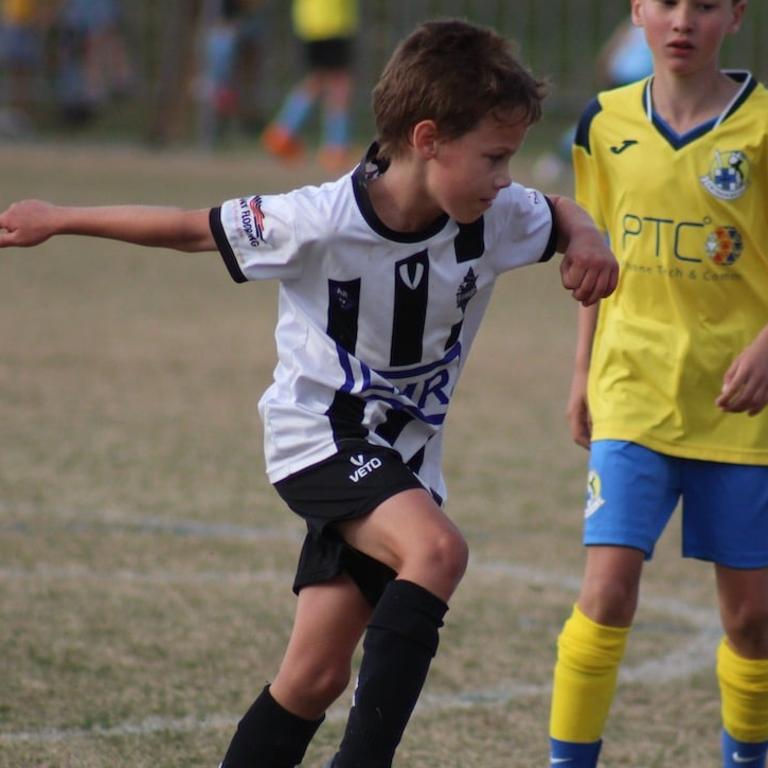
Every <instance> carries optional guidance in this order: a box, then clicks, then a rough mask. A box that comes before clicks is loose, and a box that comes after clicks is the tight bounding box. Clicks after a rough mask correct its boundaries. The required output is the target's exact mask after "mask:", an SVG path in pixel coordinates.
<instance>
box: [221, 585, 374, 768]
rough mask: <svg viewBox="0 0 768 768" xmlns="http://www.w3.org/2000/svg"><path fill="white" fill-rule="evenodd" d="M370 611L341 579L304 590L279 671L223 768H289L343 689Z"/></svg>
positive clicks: (238, 735)
mask: <svg viewBox="0 0 768 768" xmlns="http://www.w3.org/2000/svg"><path fill="white" fill-rule="evenodd" d="M370 615H371V606H370V605H369V604H368V603H367V602H366V600H365V599H364V598H363V596H362V593H361V592H360V590H359V589H358V587H357V586H356V585H355V584H354V583H353V582H352V580H351V579H350V578H349V577H348V576H345V575H342V576H338V577H337V578H336V579H333V580H332V581H328V582H324V583H322V584H317V585H312V586H307V587H304V588H303V589H302V590H301V592H300V593H299V597H298V601H297V606H296V617H295V619H294V625H293V630H292V632H291V637H290V640H289V641H288V647H287V649H286V652H285V655H284V657H283V660H282V662H281V664H280V669H279V671H278V673H277V676H276V677H275V680H274V681H273V682H272V684H271V685H269V686H267V687H265V688H264V690H263V691H262V692H261V694H260V695H259V697H258V698H257V699H256V701H254V703H253V704H252V705H251V707H250V709H249V710H248V712H247V713H246V714H245V716H244V717H243V718H242V720H241V721H240V723H239V724H238V727H237V732H236V733H235V736H234V737H233V739H232V742H231V743H230V745H229V748H228V750H227V754H226V756H225V758H224V762H223V763H222V768H252V767H253V766H255V765H258V766H259V768H294V766H296V765H298V764H299V763H301V761H302V759H303V757H304V752H305V751H306V749H307V746H308V745H309V742H310V741H311V739H312V737H313V736H314V734H315V732H316V730H317V728H318V727H319V726H320V724H321V723H322V720H323V716H324V713H325V710H326V709H327V708H328V707H329V706H330V705H331V704H332V703H333V701H335V700H336V698H337V697H338V696H339V695H340V694H341V693H342V692H343V691H344V689H345V688H346V686H347V683H348V682H349V677H350V665H351V659H352V654H353V652H354V650H355V647H356V646H357V643H358V642H359V640H360V637H361V635H362V633H363V630H364V629H365V625H366V623H367V621H368V619H369V617H370Z"/></svg>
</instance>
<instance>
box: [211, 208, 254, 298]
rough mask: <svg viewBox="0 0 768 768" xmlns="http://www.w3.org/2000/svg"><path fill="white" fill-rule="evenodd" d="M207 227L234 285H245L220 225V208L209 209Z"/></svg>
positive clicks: (246, 279) (243, 276)
mask: <svg viewBox="0 0 768 768" xmlns="http://www.w3.org/2000/svg"><path fill="white" fill-rule="evenodd" d="M208 225H209V226H210V228H211V234H212V235H213V239H214V240H215V241H216V247H217V248H218V249H219V253H220V254H221V258H222V259H224V263H225V264H226V265H227V269H228V270H229V275H230V277H231V278H232V279H233V280H234V281H235V282H236V283H246V282H248V278H247V277H246V276H245V275H244V274H243V271H242V270H241V269H240V265H239V264H238V263H237V258H235V254H234V251H233V250H232V246H231V245H230V244H229V240H227V236H226V234H225V233H224V227H223V225H222V223H221V206H216V207H215V208H211V210H210V211H209V213H208Z"/></svg>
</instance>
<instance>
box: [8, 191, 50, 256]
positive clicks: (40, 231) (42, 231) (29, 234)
mask: <svg viewBox="0 0 768 768" xmlns="http://www.w3.org/2000/svg"><path fill="white" fill-rule="evenodd" d="M57 210H58V208H57V206H55V205H51V204H50V203H44V202H43V201H42V200H23V201H22V202H20V203H14V204H13V205H11V207H10V208H8V209H7V210H5V211H3V212H2V213H0V248H5V247H7V246H11V245H16V246H30V245H38V244H39V243H42V242H45V241H46V240H47V239H48V238H49V237H51V235H53V234H55V233H56V227H55V221H56V211H57Z"/></svg>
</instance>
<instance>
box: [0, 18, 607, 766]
mask: <svg viewBox="0 0 768 768" xmlns="http://www.w3.org/2000/svg"><path fill="white" fill-rule="evenodd" d="M541 98H542V88H541V83H539V82H538V81H536V80H535V79H534V78H533V77H532V76H531V75H530V74H529V73H528V72H527V71H526V70H525V69H524V68H523V67H521V66H520V64H519V63H518V62H517V61H516V60H515V58H514V56H513V54H512V52H511V49H510V46H509V44H508V42H507V41H505V40H504V39H502V38H501V37H499V36H498V35H496V34H495V33H493V32H492V31H490V30H487V29H483V28H480V27H476V26H473V25H470V24H467V23H465V22H461V21H442V22H432V23H427V24H424V25H422V26H421V27H419V28H418V29H417V30H416V31H415V32H414V33H413V34H412V35H411V36H410V37H408V38H407V39H406V40H405V41H404V42H403V43H402V44H401V46H400V47H399V48H398V49H397V51H396V52H395V54H394V55H393V57H392V59H391V60H390V62H389V64H388V65H387V67H386V69H385V71H384V73H383V75H382V77H381V79H380V81H379V83H378V85H377V86H376V88H375V91H374V99H373V103H374V110H375V114H376V123H377V129H378V132H379V140H378V142H377V143H376V144H374V145H373V146H372V147H371V149H370V150H369V151H368V153H367V155H366V158H365V159H364V161H363V162H362V163H361V164H360V166H359V167H358V168H357V169H355V170H354V171H353V172H352V173H350V174H347V175H345V176H343V177H342V178H341V179H339V180H338V181H337V182H334V183H330V184H326V185H323V186H322V187H319V188H315V187H307V188H303V189H298V190H296V191H294V192H291V193H288V194H283V195H263V196H251V197H247V198H241V199H238V200H231V201H228V202H225V203H224V204H222V205H221V206H220V207H219V208H214V209H212V210H210V211H209V210H202V211H183V210H177V209H158V208H148V207H139V206H116V207H106V208H62V207H57V206H52V205H49V204H46V203H41V202H38V201H27V202H22V203H18V204H16V205H13V206H11V207H10V208H9V209H8V210H7V211H5V212H4V213H2V214H0V228H2V229H4V230H5V231H4V233H3V232H0V246H13V245H17V246H29V245H35V244H37V243H40V242H42V241H43V240H45V239H47V238H48V237H49V236H51V235H54V234H61V233H77V234H87V235H94V236H101V237H110V238H114V239H118V240H123V241H127V242H132V243H137V244H142V245H151V246H165V247H171V248H177V249H180V250H187V251H203V250H216V249H218V250H219V252H220V253H221V255H222V256H223V259H224V261H225V263H226V265H227V267H228V269H229V270H230V273H231V275H232V276H233V277H234V279H235V280H237V281H245V280H250V279H260V278H269V277H272V278H276V279H278V280H279V281H280V304H279V318H278V326H277V334H276V337H277V347H278V357H279V362H278V365H277V368H276V370H275V377H274V383H273V384H272V386H271V387H270V388H269V389H268V391H267V392H266V393H265V395H264V397H263V398H262V400H261V403H260V409H261V414H262V417H263V421H264V426H265V444H266V449H265V452H266V459H267V472H268V474H269V477H270V480H271V481H272V482H273V483H274V484H275V487H276V488H277V490H278V492H279V493H280V495H281V496H282V497H283V498H284V499H285V500H286V501H287V503H288V505H289V506H290V507H291V509H293V510H294V511H295V512H297V513H298V514H299V515H301V516H302V517H303V518H304V519H305V521H306V523H307V527H308V534H307V537H306V540H305V544H304V548H303V550H302V554H301V558H300V562H299V567H298V572H297V575H296V581H295V584H294V589H295V591H296V592H297V593H298V600H297V609H296V618H295V624H294V628H293V631H292V634H291V637H290V640H289V642H288V647H287V650H286V653H285V656H284V659H283V661H282V663H281V665H280V668H279V670H278V672H277V675H276V677H275V678H274V679H273V681H272V683H271V684H270V685H269V686H267V687H266V688H264V690H263V691H262V692H261V694H260V695H259V696H258V698H257V699H256V701H255V702H254V703H253V705H252V706H251V708H250V709H249V710H248V712H247V713H246V715H245V716H244V717H243V719H242V720H241V721H240V723H239V725H238V728H237V732H236V733H235V735H234V737H233V739H232V742H231V744H230V746H229V749H228V751H227V754H226V756H225V758H224V762H223V765H224V766H225V768H291V767H292V766H295V765H297V764H298V763H300V762H301V760H302V757H303V755H304V753H305V750H306V748H307V745H308V743H309V741H310V739H311V738H312V736H313V734H314V732H315V730H316V729H317V727H318V726H319V724H320V722H321V721H322V718H323V715H324V712H325V711H326V709H327V708H328V706H329V705H330V704H331V703H332V702H333V701H334V700H335V699H336V698H337V697H338V696H339V695H340V694H341V693H342V692H343V690H344V689H345V688H346V686H347V683H348V681H349V676H350V664H351V657H352V653H353V651H354V649H355V647H356V646H357V644H358V642H359V640H360V638H361V637H362V635H363V633H364V632H365V641H364V646H363V647H364V654H363V658H362V661H361V666H360V671H359V675H358V682H357V687H356V691H355V696H354V702H353V706H352V709H351V712H350V715H349V720H348V723H347V728H346V731H345V734H344V738H343V741H342V744H341V746H340V748H339V751H338V753H337V754H336V755H335V757H334V758H333V766H334V768H353V767H354V768H357V767H359V766H365V767H366V768H388V766H390V764H391V762H392V758H393V755H394V751H395V748H396V747H397V744H398V742H399V741H400V738H401V736H402V733H403V729H404V728H405V725H406V723H407V721H408V719H409V717H410V714H411V711H412V709H413V707H414V705H415V703H416V700H417V698H418V695H419V693H420V691H421V687H422V684H423V682H424V679H425V677H426V674H427V671H428V668H429V665H430V662H431V659H432V657H433V656H434V654H435V652H436V650H437V645H438V629H439V627H440V626H441V625H442V619H443V616H444V614H445V611H446V610H447V604H446V603H447V601H448V599H449V598H450V597H451V594H452V593H453V591H454V590H455V588H456V586H457V585H458V583H459V580H460V579H461V577H462V575H463V572H464V569H465V567H466V563H467V545H466V542H465V541H464V538H463V537H462V535H461V533H460V532H459V531H458V529H457V528H456V526H455V525H454V524H453V523H452V522H451V521H450V520H449V519H448V517H447V516H446V515H445V514H444V512H443V511H442V509H441V501H442V499H443V498H444V497H445V485H444V482H443V479H442V474H441V470H440V453H441V437H442V425H443V422H444V419H445V415H446V409H447V406H448V402H449V400H450V397H451V394H452V392H453V390H454V387H455V384H456V380H457V377H458V375H459V372H460V370H461V367H462V365H463V363H464V361H465V360H466V355H467V352H468V349H469V346H470V344H471V342H472V340H473V337H474V335H475V332H476V330H477V326H478V323H479V321H480V318H481V316H482V313H483V310H484V308H485V306H486V304H487V302H488V299H489V296H490V292H491V289H492V287H493V283H494V281H495V279H496V277H497V276H498V275H499V274H500V273H502V272H504V271H507V270H510V269H513V268H515V267H518V266H522V265H525V264H532V263H536V262H538V261H542V260H546V259H548V258H549V257H550V256H551V255H552V253H553V252H554V251H555V250H559V251H560V252H562V253H563V254H564V256H563V261H562V263H561V272H562V278H563V284H564V286H565V287H566V288H568V289H570V290H571V291H572V292H573V296H574V297H575V298H576V299H577V300H579V301H581V302H584V303H586V304H590V303H593V302H595V301H597V300H598V299H599V298H602V297H604V296H606V295H608V294H610V293H611V291H612V290H613V288H614V286H615V283H616V280H617V271H618V270H617V266H616V263H615V260H614V258H613V256H612V254H611V253H610V251H609V250H608V248H607V246H606V245H605V241H604V239H603V237H602V236H601V234H600V233H599V231H598V230H597V229H596V228H595V227H594V225H593V223H592V221H591V219H590V218H589V217H588V216H587V215H586V214H585V213H584V212H583V210H582V209H581V208H579V207H578V206H577V205H575V203H573V202H572V201H570V200H568V199H565V198H560V197H549V198H548V197H546V196H544V195H542V194H541V193H540V192H537V191H535V190H528V189H524V188H522V187H521V186H519V185H517V184H513V183H512V180H511V178H510V171H509V162H510V159H511V157H512V156H513V155H514V154H515V152H516V151H517V150H518V148H519V147H520V145H521V143H522V141H523V138H524V136H525V133H526V130H527V128H528V126H529V125H530V124H531V123H532V122H533V121H535V120H536V119H537V118H538V117H539V114H540V110H541ZM366 627H367V631H366Z"/></svg>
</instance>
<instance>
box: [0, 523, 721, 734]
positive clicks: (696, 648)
mask: <svg viewBox="0 0 768 768" xmlns="http://www.w3.org/2000/svg"><path fill="white" fill-rule="evenodd" d="M109 522H110V523H112V524H114V523H115V522H116V521H115V518H114V517H112V518H111V519H110V521H109ZM118 524H119V525H121V526H123V525H125V526H129V527H132V528H140V529H141V528H150V527H151V528H152V529H153V530H156V531H160V530H162V531H164V532H168V533H171V534H174V533H175V534H178V535H183V536H188V535H193V536H194V535H196V536H202V537H204V538H238V539H242V538H245V537H247V538H249V539H257V540H266V539H268V538H269V539H274V538H281V537H283V538H286V539H291V540H295V539H296V538H297V535H296V532H295V531H293V530H288V529H262V528H245V527H240V526H229V525H218V524H217V525H208V524H200V523H194V524H192V525H189V524H181V525H180V524H179V523H178V522H177V521H168V522H166V521H161V520H151V519H150V520H148V519H142V520H135V519H134V520H129V519H125V518H124V519H121V520H119V521H118ZM476 576H481V577H482V576H485V577H488V576H494V577H506V578H512V579H517V580H519V581H523V582H525V583H529V584H537V585H542V586H553V587H557V588H560V589H565V590H567V591H571V592H575V591H578V588H579V583H580V582H579V579H578V578H577V577H574V576H569V575H564V574H558V573H555V572H551V571H545V570H542V569H539V568H532V567H530V566H527V565H515V564H512V563H508V562H504V561H489V562H472V563H471V564H470V567H469V570H468V572H467V579H468V580H469V579H472V578H473V577H476ZM291 577H292V574H291V573H289V572H280V571H275V570H262V571H248V572H239V573H232V572H218V571H209V572H200V573H186V574H185V573H183V572H178V571H163V570H159V571H153V572H137V571H130V570H125V569H123V570H119V571H116V572H109V573H106V572H103V571H95V570H93V569H89V568H87V567H85V566H77V565H74V566H68V567H51V566H45V565H38V566H36V567H34V568H30V569H22V568H0V578H1V579H3V580H26V579H40V578H43V579H53V580H62V579H74V580H79V581H82V580H91V581H97V582H102V581H104V582H107V581H110V582H113V583H114V582H115V581H116V580H121V581H136V582H148V583H153V584H164V583H167V584H179V583H189V584H197V583H222V584H245V583H251V582H261V583H272V582H275V583H277V582H279V583H282V584H288V583H290V579H291ZM642 604H643V605H644V606H647V607H648V608H651V609H654V610H657V611H659V612H662V613H665V614H669V615H671V616H673V617H675V618H679V619H684V620H685V621H687V622H689V623H691V624H692V625H693V626H694V627H695V630H696V631H695V632H694V633H693V634H692V636H691V637H690V638H689V639H688V641H687V642H686V643H685V644H684V645H683V646H681V647H679V648H677V649H675V650H673V651H671V652H669V653H667V654H666V655H665V656H663V657H660V658H658V659H649V660H647V661H644V662H641V663H640V664H638V665H635V666H634V667H622V669H621V671H620V680H621V681H622V682H623V683H625V684H627V683H628V684H632V683H647V682H663V681H670V680H679V679H683V678H687V677H689V676H691V675H692V674H694V673H695V672H698V671H699V670H701V669H705V668H707V667H709V666H711V665H712V663H713V662H712V659H713V653H714V648H715V645H716V643H717V639H718V638H719V636H720V634H721V630H720V627H719V623H718V620H717V615H716V612H715V611H714V610H708V609H702V608H696V607H694V606H691V605H689V604H687V603H684V602H682V601H678V600H674V599H669V598H658V597H656V598H655V597H653V596H648V595H645V596H643V599H642ZM549 692H550V685H549V683H547V684H540V685H536V684H521V683H516V682H514V681H509V682H507V683H504V684H502V685H499V686H494V687H492V688H484V689H479V690H475V691H464V692H461V693H454V694H435V693H428V692H427V693H425V694H424V696H422V698H421V700H420V701H419V704H418V706H417V708H416V713H415V714H416V715H418V714H419V713H426V712H434V711H446V710H453V709H461V708H467V707H477V706H499V705H505V704H508V703H509V702H511V701H515V700H518V699H522V698H528V697H535V696H544V695H549ZM346 713H347V705H345V704H337V705H335V706H334V707H333V708H332V709H331V710H330V711H329V713H328V719H329V720H331V721H340V720H342V719H344V718H345V717H346ZM238 718H239V716H236V715H210V716H208V717H203V718H198V717H184V718H163V717H150V718H146V719H145V720H142V721H139V722H135V723H131V722H125V723H121V724H118V725H115V726H112V727H109V728H105V727H100V726H96V727H93V728H87V729H83V728H43V729H39V730H33V731H17V732H8V733H0V744H2V743H6V744H10V743H17V742H32V743H51V742H61V741H68V740H73V739H79V738H87V739H92V738H96V737H115V736H133V735H139V736H143V735H148V734H151V733H158V732H173V733H183V732H191V731H200V730H219V729H231V728H233V727H234V725H235V723H236V722H237V720H238Z"/></svg>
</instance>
